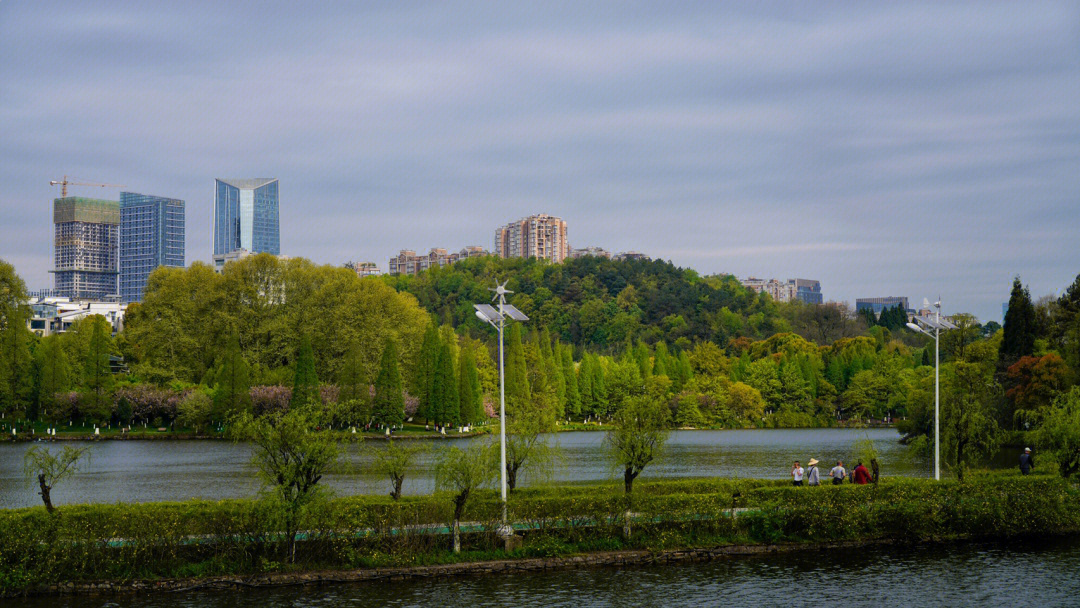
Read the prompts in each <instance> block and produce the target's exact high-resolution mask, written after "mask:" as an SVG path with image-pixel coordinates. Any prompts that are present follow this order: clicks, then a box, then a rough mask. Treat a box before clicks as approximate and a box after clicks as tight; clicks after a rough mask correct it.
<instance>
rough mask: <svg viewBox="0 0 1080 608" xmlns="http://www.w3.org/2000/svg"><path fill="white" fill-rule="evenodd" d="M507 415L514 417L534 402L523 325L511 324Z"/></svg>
mask: <svg viewBox="0 0 1080 608" xmlns="http://www.w3.org/2000/svg"><path fill="white" fill-rule="evenodd" d="M503 373H504V374H505V375H506V415H507V416H510V417H513V416H514V415H516V414H517V412H518V411H519V410H520V409H522V408H525V407H528V404H529V402H530V401H531V400H532V390H531V388H530V387H529V370H528V369H527V367H526V364H525V345H524V344H523V343H522V342H521V325H520V324H518V323H511V324H510V335H509V336H508V339H507V345H506V361H505V367H504V372H503Z"/></svg>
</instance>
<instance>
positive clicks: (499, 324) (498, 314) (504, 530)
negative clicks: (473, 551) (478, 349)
mask: <svg viewBox="0 0 1080 608" xmlns="http://www.w3.org/2000/svg"><path fill="white" fill-rule="evenodd" d="M489 289H491V291H494V292H495V296H494V297H492V298H491V301H492V302H494V301H495V300H498V301H499V307H498V308H497V309H496V308H495V307H494V306H492V305H490V304H473V308H475V309H476V317H477V318H478V319H480V320H481V321H484V322H485V323H487V324H488V325H491V326H492V327H494V328H495V329H497V330H498V332H499V485H500V486H501V496H502V522H503V525H502V527H501V528H500V530H499V533H500V534H502V535H503V536H504V537H509V536H510V535H511V534H512V533H513V531H512V530H510V529H509V528H508V526H507V522H506V370H505V367H504V365H503V326H504V325H506V318H507V317H509V318H510V319H511V320H514V321H522V322H524V321H528V320H529V317H527V316H525V313H523V312H521V311H520V310H518V309H517V308H514V306H512V305H510V304H507V303H506V294H508V293H514V292H512V291H510V290H509V289H507V288H506V281H503V283H502V284H499V283H498V282H496V284H495V287H494V288H489Z"/></svg>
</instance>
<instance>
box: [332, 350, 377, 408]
mask: <svg viewBox="0 0 1080 608" xmlns="http://www.w3.org/2000/svg"><path fill="white" fill-rule="evenodd" d="M366 377H367V374H365V372H364V361H363V353H362V352H361V350H360V348H359V346H355V345H354V346H353V347H352V348H350V349H349V351H348V354H346V355H345V361H344V364H343V365H342V366H341V372H340V373H338V378H337V384H338V388H339V389H340V391H341V392H340V394H339V395H338V400H339V401H341V402H342V403H349V402H353V401H367V400H368V399H369V396H368V386H367V384H368V383H367V380H366Z"/></svg>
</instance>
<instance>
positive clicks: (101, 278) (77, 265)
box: [53, 196, 120, 300]
mask: <svg viewBox="0 0 1080 608" xmlns="http://www.w3.org/2000/svg"><path fill="white" fill-rule="evenodd" d="M53 225H54V228H55V231H54V246H55V249H54V251H55V253H54V260H53V261H54V264H55V268H54V270H53V273H54V274H53V278H54V286H55V288H56V295H58V296H65V297H69V298H80V299H95V300H100V299H104V298H107V297H112V296H116V295H117V284H116V279H117V275H118V274H119V269H118V268H119V258H120V255H119V251H120V203H119V202H117V201H106V200H100V199H94V198H83V197H79V196H69V197H65V198H58V199H54V200H53Z"/></svg>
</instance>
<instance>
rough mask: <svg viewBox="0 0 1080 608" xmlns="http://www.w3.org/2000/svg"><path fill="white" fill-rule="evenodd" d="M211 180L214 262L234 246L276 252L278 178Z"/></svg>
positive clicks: (277, 248)
mask: <svg viewBox="0 0 1080 608" xmlns="http://www.w3.org/2000/svg"><path fill="white" fill-rule="evenodd" d="M214 181H215V194H214V261H215V263H216V262H217V261H218V260H219V259H224V258H223V256H225V255H226V254H228V253H230V252H233V251H236V250H238V249H244V250H246V251H250V252H251V253H264V252H265V253H271V254H274V255H279V254H280V253H281V241H280V236H279V231H278V180H277V179H275V178H257V179H217V180H214ZM222 263H224V262H222Z"/></svg>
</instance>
